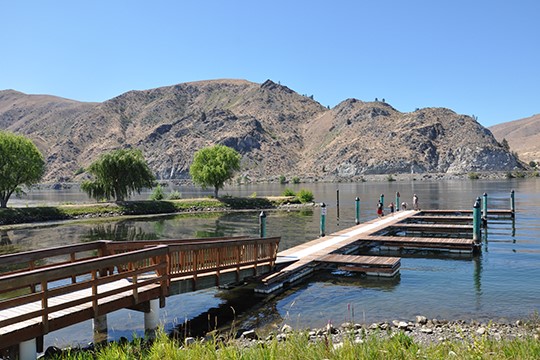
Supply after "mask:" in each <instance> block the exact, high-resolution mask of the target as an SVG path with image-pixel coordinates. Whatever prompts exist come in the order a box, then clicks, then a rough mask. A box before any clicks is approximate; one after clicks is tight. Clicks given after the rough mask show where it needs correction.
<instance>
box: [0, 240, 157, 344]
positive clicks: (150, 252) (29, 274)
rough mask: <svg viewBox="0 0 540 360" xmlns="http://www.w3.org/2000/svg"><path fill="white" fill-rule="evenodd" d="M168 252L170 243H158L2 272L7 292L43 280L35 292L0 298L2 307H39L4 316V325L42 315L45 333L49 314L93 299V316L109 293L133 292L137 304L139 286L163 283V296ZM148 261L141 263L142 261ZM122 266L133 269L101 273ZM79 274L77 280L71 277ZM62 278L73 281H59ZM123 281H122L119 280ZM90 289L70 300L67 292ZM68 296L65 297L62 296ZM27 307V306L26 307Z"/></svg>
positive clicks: (1, 284) (0, 282) (0, 278)
mask: <svg viewBox="0 0 540 360" xmlns="http://www.w3.org/2000/svg"><path fill="white" fill-rule="evenodd" d="M167 253H168V248H167V246H166V245H157V246H154V247H151V248H147V249H142V250H136V251H132V252H129V253H125V254H118V255H108V256H104V257H100V258H94V259H86V260H81V261H77V262H75V263H71V264H61V265H53V266H49V267H46V268H41V269H34V270H29V271H26V272H24V273H21V272H19V273H13V274H8V275H1V276H0V289H2V290H3V291H4V292H7V290H9V289H17V288H19V289H20V288H24V287H29V286H32V285H33V284H39V286H38V287H36V290H35V292H32V293H27V294H22V295H18V296H14V297H10V298H6V299H2V300H0V310H6V309H12V308H14V307H18V306H20V307H24V306H25V305H27V306H29V307H27V308H28V309H29V308H30V307H31V306H32V305H33V304H36V306H34V308H35V310H32V311H26V312H24V313H23V314H20V315H18V316H16V317H11V318H7V319H5V320H0V328H2V327H6V326H9V325H12V324H16V323H20V322H22V321H25V320H29V319H34V318H41V324H42V327H43V329H42V333H43V334H46V333H47V332H48V331H49V326H48V324H49V320H50V319H49V315H50V314H52V313H55V312H60V311H63V310H67V309H71V308H73V307H76V306H79V305H82V304H85V303H89V302H91V304H92V306H91V307H92V313H93V317H95V316H97V315H99V301H100V300H101V299H105V298H107V297H110V296H113V295H116V294H120V293H124V292H129V293H130V294H131V296H132V297H133V299H134V301H133V303H134V304H137V303H138V301H137V298H138V296H139V290H140V289H141V288H143V287H145V286H149V285H153V286H154V287H158V286H159V297H165V296H166V295H167V291H168V288H167V281H168V275H167ZM142 263H144V264H146V265H145V266H140V265H139V264H142ZM119 265H120V266H122V267H125V268H127V269H129V270H127V271H124V272H116V273H115V272H110V273H107V274H105V275H102V274H101V273H100V269H104V268H115V267H116V266H119ZM150 272H151V273H153V274H155V276H153V277H152V278H145V279H144V280H142V281H140V280H138V277H139V276H141V275H143V274H148V273H150ZM73 278H75V279H76V281H75V282H72V281H71V280H72V279H73ZM62 279H70V281H64V282H59V280H62ZM122 279H128V280H129V281H126V282H125V283H124V285H118V286H116V283H115V287H114V288H113V289H109V290H107V291H104V292H100V291H99V286H101V285H104V284H109V283H113V282H118V281H119V280H122ZM118 284H120V283H118ZM84 290H90V291H88V292H87V293H85V296H84V297H79V296H73V297H72V298H70V299H69V300H66V297H65V295H70V294H73V293H74V292H77V291H84ZM60 296H64V299H63V300H62V301H54V300H58V299H59V298H58V297H60ZM25 309H26V307H25Z"/></svg>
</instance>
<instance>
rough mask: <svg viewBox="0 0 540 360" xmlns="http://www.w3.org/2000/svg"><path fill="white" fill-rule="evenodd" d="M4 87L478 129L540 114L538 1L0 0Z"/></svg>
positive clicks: (70, 95) (88, 97)
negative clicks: (311, 110) (366, 110)
mask: <svg viewBox="0 0 540 360" xmlns="http://www.w3.org/2000/svg"><path fill="white" fill-rule="evenodd" d="M0 47H1V52H0V89H15V90H18V91H22V92H25V93H30V94H51V95H57V96H61V97H65V98H70V99H75V100H80V101H104V100H107V99H110V98H112V97H114V96H117V95H120V94H122V93H124V92H126V91H129V90H134V89H138V90H141V89H150V88H155V87H160V86H165V85H172V84H177V83H182V82H188V81H196V80H208V79H220V78H235V79H246V80H249V81H253V82H258V83H262V82H264V81H265V80H266V79H271V80H273V81H275V82H278V81H279V82H280V83H281V84H282V85H286V86H288V87H290V88H291V89H293V90H294V91H296V92H298V93H300V94H306V95H313V96H314V98H315V100H317V101H319V102H320V103H321V104H323V105H325V106H327V105H329V106H330V107H333V106H335V105H337V104H338V103H339V102H341V101H343V100H345V99H347V98H357V99H360V100H364V101H372V100H374V99H375V98H376V97H377V98H379V99H382V98H384V99H385V100H386V101H387V102H388V103H390V104H391V105H392V106H394V107H395V108H396V109H397V110H399V111H402V112H408V111H414V110H415V109H416V108H423V107H447V108H451V109H452V110H454V111H456V112H457V113H460V114H466V115H476V116H477V117H478V121H479V122H480V123H481V124H483V125H484V126H491V125H494V124H497V123H501V122H505V121H510V120H516V119H520V118H524V117H529V116H531V115H533V114H537V113H540V101H539V100H540V91H539V86H540V81H539V80H540V1H538V0H527V1H525V0H523V1H522V0H513V1H510V0H507V1H502V0H489V1H487V0H486V1H484V0H481V1H475V0H384V1H377V0H370V1H364V0H356V1H353V0H351V1H340V0H333V1H318V0H310V1H294V0H271V1H258V0H250V1H234V0H228V1H225V0H222V1H217V0H215V1H206V0H198V1H181V0H177V1H165V0H153V1H149V0H147V1H133V0H132V1H127V0H126V1H119V0H118V1H115V0H106V1H104V0H86V1H83V0H68V1H60V0H50V1H45V0H36V1H30V0H16V1H15V0H13V1H10V0H0Z"/></svg>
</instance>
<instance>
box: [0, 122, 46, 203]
mask: <svg viewBox="0 0 540 360" xmlns="http://www.w3.org/2000/svg"><path fill="white" fill-rule="evenodd" d="M44 172H45V161H44V160H43V155H41V153H40V152H39V150H38V148H37V147H36V145H34V143H33V142H32V141H31V140H30V139H28V138H26V137H24V136H22V135H15V134H12V133H8V132H5V131H0V207H2V208H5V207H7V202H8V200H9V198H10V197H11V195H12V194H13V193H14V192H16V191H18V190H19V189H20V188H19V187H20V186H21V185H26V186H31V185H33V184H35V183H37V182H38V181H39V180H41V177H42V176H43V173H44Z"/></svg>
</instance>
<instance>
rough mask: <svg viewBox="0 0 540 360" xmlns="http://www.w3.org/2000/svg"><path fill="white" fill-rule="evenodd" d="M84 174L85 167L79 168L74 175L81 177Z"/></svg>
mask: <svg viewBox="0 0 540 360" xmlns="http://www.w3.org/2000/svg"><path fill="white" fill-rule="evenodd" d="M83 172H85V170H84V168H83V167H80V168H78V169H77V170H75V173H74V175H75V176H77V175H81V174H82V173H83Z"/></svg>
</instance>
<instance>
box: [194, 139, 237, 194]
mask: <svg viewBox="0 0 540 360" xmlns="http://www.w3.org/2000/svg"><path fill="white" fill-rule="evenodd" d="M240 159H241V156H240V154H239V153H238V152H237V151H236V150H234V149H232V148H230V147H228V146H225V145H214V146H210V147H206V148H203V149H201V150H199V151H197V152H196V153H195V157H194V158H193V163H192V164H191V167H190V168H189V173H190V175H191V178H192V179H193V182H194V183H195V184H198V185H201V186H202V188H203V189H206V188H207V187H213V188H214V197H216V198H217V197H218V191H219V189H221V188H223V184H225V181H227V180H229V179H231V178H232V177H233V175H234V172H235V171H238V170H240Z"/></svg>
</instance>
